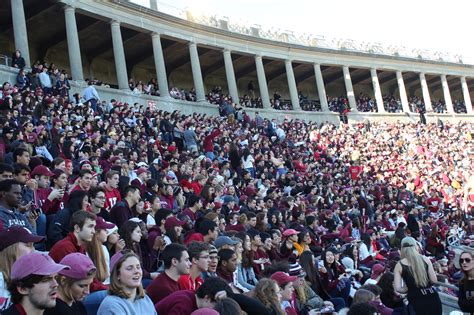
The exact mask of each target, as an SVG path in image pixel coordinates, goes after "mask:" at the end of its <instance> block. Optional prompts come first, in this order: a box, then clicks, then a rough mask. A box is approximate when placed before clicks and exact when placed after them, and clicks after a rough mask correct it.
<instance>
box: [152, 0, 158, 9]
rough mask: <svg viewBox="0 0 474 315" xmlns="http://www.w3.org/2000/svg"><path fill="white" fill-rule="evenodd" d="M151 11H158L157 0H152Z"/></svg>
mask: <svg viewBox="0 0 474 315" xmlns="http://www.w3.org/2000/svg"><path fill="white" fill-rule="evenodd" d="M150 9H152V10H155V11H158V3H157V1H156V0H150Z"/></svg>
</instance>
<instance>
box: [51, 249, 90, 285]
mask: <svg viewBox="0 0 474 315" xmlns="http://www.w3.org/2000/svg"><path fill="white" fill-rule="evenodd" d="M60 264H62V265H65V266H69V268H70V269H63V270H61V271H60V272H59V274H60V275H62V276H65V277H68V278H72V279H77V280H80V279H85V278H87V276H88V275H89V274H90V272H91V271H95V270H96V269H97V268H96V267H95V266H94V263H93V262H92V260H91V259H90V258H89V257H87V256H86V255H84V254H81V253H71V254H69V255H66V256H65V257H64V258H63V259H62V260H61V261H60Z"/></svg>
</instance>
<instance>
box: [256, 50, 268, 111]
mask: <svg viewBox="0 0 474 315" xmlns="http://www.w3.org/2000/svg"><path fill="white" fill-rule="evenodd" d="M255 66H256V68H257V77H258V87H259V89H260V98H261V99H262V104H263V108H270V97H269V96H268V86H267V78H266V76H265V68H263V61H262V56H255Z"/></svg>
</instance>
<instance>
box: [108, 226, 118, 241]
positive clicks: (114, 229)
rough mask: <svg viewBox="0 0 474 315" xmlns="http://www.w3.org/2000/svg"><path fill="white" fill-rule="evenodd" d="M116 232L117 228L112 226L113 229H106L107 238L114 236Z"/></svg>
mask: <svg viewBox="0 0 474 315" xmlns="http://www.w3.org/2000/svg"><path fill="white" fill-rule="evenodd" d="M108 223H110V222H108ZM117 231H118V227H117V226H116V225H115V224H114V227H113V228H111V229H107V237H109V236H110V235H112V234H114V233H115V232H117Z"/></svg>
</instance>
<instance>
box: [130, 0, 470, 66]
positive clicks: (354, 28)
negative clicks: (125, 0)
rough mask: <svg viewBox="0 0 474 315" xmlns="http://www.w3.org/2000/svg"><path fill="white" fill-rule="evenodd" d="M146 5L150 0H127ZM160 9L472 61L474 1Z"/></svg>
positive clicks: (190, 0)
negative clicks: (215, 16)
mask: <svg viewBox="0 0 474 315" xmlns="http://www.w3.org/2000/svg"><path fill="white" fill-rule="evenodd" d="M131 1H132V2H135V3H138V4H140V5H143V6H146V7H149V0H131ZM157 2H158V10H162V11H163V12H165V13H173V14H175V15H176V14H178V12H179V11H184V10H186V9H187V10H190V11H191V12H193V13H194V14H205V15H209V16H213V15H217V16H219V17H228V18H229V20H230V21H237V22H243V23H245V24H248V25H253V24H258V25H261V26H262V28H268V29H270V28H276V29H281V30H292V31H294V32H295V33H305V34H314V35H323V36H325V37H326V38H341V39H342V38H343V39H352V40H355V41H361V42H374V43H375V42H377V43H383V44H387V45H395V46H406V47H408V48H410V49H412V48H413V49H427V50H430V51H440V52H447V53H452V54H456V55H461V56H463V57H464V63H470V64H474V40H472V34H471V32H472V30H473V26H472V19H471V16H470V15H471V14H472V12H473V9H474V1H460V0H450V1H440V0H431V1H426V0H396V1H387V0H357V1H354V0H328V1H321V0H292V1H288V0H234V1H229V0H158V1H157Z"/></svg>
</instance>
